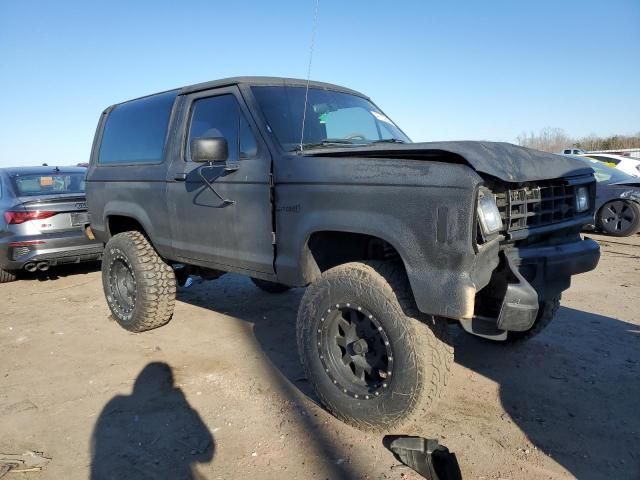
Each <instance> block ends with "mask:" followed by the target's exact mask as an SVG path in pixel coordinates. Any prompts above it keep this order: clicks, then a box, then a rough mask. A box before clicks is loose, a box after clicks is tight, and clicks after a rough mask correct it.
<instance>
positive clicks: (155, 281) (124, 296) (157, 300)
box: [102, 232, 176, 332]
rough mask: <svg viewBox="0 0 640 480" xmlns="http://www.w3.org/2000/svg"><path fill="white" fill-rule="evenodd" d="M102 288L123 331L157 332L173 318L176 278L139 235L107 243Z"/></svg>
mask: <svg viewBox="0 0 640 480" xmlns="http://www.w3.org/2000/svg"><path fill="white" fill-rule="evenodd" d="M102 287H103V289H104V294H105V297H106V299H107V303H108V305H109V309H110V310H111V313H112V314H113V317H114V318H115V320H116V321H117V322H118V324H120V326H121V327H123V328H125V329H126V330H129V331H131V332H144V331H146V330H151V329H153V328H158V327H161V326H162V325H165V324H166V323H168V322H169V320H171V317H172V316H173V307H174V304H175V299H176V277H175V274H174V272H173V269H172V268H171V267H170V266H169V265H167V264H166V263H165V262H164V260H162V258H161V257H160V256H159V255H158V253H157V252H156V251H155V250H154V248H153V246H152V245H151V243H149V240H147V238H146V237H145V236H144V235H142V233H140V232H124V233H119V234H117V235H114V236H113V237H111V239H110V240H109V241H108V242H107V245H106V246H105V249H104V254H103V257H102Z"/></svg>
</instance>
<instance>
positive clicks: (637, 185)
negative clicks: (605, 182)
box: [609, 178, 640, 188]
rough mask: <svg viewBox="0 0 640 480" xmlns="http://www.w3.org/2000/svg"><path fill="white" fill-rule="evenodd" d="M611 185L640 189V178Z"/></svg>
mask: <svg viewBox="0 0 640 480" xmlns="http://www.w3.org/2000/svg"><path fill="white" fill-rule="evenodd" d="M609 185H619V186H621V187H635V188H640V178H629V179H627V180H621V181H619V182H613V183H610V184H609Z"/></svg>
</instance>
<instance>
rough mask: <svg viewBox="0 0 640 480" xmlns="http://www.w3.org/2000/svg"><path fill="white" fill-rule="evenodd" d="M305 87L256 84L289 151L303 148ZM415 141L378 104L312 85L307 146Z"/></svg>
mask: <svg viewBox="0 0 640 480" xmlns="http://www.w3.org/2000/svg"><path fill="white" fill-rule="evenodd" d="M305 90H306V88H305V87H290V86H286V87H252V91H253V94H254V95H255V97H256V100H257V101H258V105H259V106H260V108H261V110H262V112H263V113H264V116H265V118H266V120H267V123H268V125H269V128H270V129H271V130H272V131H273V133H274V134H275V136H276V138H277V139H278V141H279V142H280V144H281V145H282V147H283V148H284V149H285V150H289V151H293V150H296V149H299V146H300V137H301V133H302V118H303V115H304V99H305ZM410 141H411V140H409V138H408V137H407V136H406V135H405V134H404V133H402V131H401V130H400V129H399V128H398V127H397V126H396V125H395V124H394V123H393V122H392V121H391V120H390V119H389V118H388V117H387V116H386V115H385V114H384V113H382V112H381V111H380V110H379V109H378V108H377V107H376V106H375V105H373V104H372V103H371V102H369V101H368V100H366V99H364V98H362V97H359V96H357V95H351V94H348V93H342V92H336V91H333V90H323V89H320V88H309V93H308V96H307V111H306V117H305V122H304V139H303V143H304V145H305V146H307V147H322V146H326V147H335V146H348V145H369V144H371V143H376V142H399V143H408V142H410Z"/></svg>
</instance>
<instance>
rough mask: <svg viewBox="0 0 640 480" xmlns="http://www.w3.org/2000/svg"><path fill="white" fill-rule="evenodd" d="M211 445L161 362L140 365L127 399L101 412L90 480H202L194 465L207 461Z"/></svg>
mask: <svg viewBox="0 0 640 480" xmlns="http://www.w3.org/2000/svg"><path fill="white" fill-rule="evenodd" d="M214 451H215V444H214V439H213V436H212V434H211V432H210V431H209V429H208V428H207V426H206V425H205V423H204V422H203V420H202V419H201V418H200V415H199V414H198V412H196V411H195V410H194V409H193V408H191V406H190V405H189V403H188V402H187V399H186V398H185V395H184V393H183V392H182V390H181V389H180V388H178V387H176V386H175V385H174V377H173V371H172V369H171V367H170V366H169V365H167V364H166V363H164V362H152V363H149V364H148V365H146V366H145V367H144V368H143V369H142V371H141V372H140V374H139V375H138V377H137V378H136V381H135V384H134V386H133V391H132V393H131V395H117V396H115V397H113V398H112V399H111V400H110V401H109V402H108V403H107V405H106V406H105V407H104V408H103V409H102V412H101V413H100V416H99V418H98V420H97V422H96V425H95V427H94V431H93V435H92V439H91V459H92V460H91V476H90V478H91V480H116V479H118V480H120V479H123V478H136V479H155V480H160V479H172V480H173V479H175V480H183V479H184V480H190V479H193V480H199V479H203V478H204V477H202V476H201V475H200V474H198V472H197V471H196V470H195V469H194V465H195V464H197V463H207V462H210V461H211V460H212V459H213V455H214Z"/></svg>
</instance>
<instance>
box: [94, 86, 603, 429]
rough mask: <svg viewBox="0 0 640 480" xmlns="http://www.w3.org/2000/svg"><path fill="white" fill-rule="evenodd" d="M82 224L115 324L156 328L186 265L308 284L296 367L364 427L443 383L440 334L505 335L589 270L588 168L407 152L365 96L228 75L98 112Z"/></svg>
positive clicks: (498, 148)
mask: <svg viewBox="0 0 640 480" xmlns="http://www.w3.org/2000/svg"><path fill="white" fill-rule="evenodd" d="M87 181H88V183H87V200H88V204H89V212H90V215H91V228H92V230H93V232H94V233H95V235H96V236H97V238H98V239H100V240H102V241H103V242H105V243H106V247H105V253H104V259H103V267H102V276H103V284H104V291H105V295H106V298H107V302H108V304H109V307H110V309H111V311H112V312H113V316H114V317H115V319H116V320H117V321H118V322H119V324H120V325H122V327H124V328H126V329H127V330H130V331H135V332H141V331H145V330H149V329H152V328H156V327H159V326H161V325H164V324H166V323H167V322H168V321H169V320H170V319H171V317H172V314H173V307H174V301H175V293H176V284H180V283H182V282H184V281H185V280H186V278H187V277H188V276H189V275H191V274H196V275H200V276H202V277H203V278H207V279H214V278H217V277H219V276H220V275H222V274H224V273H225V272H237V273H241V274H245V275H248V276H250V277H252V278H253V281H254V283H255V284H256V285H257V286H258V287H259V288H261V289H263V290H266V291H268V292H273V293H277V292H282V291H285V290H286V289H288V288H291V287H307V289H306V292H305V294H304V297H303V299H302V302H301V305H300V309H299V312H298V320H297V339H298V346H299V350H300V357H301V359H302V363H303V364H304V367H305V369H306V372H307V375H308V378H309V380H310V381H311V382H312V384H313V385H314V387H315V389H316V392H317V394H318V396H319V397H320V399H321V400H322V402H323V403H324V405H325V406H326V407H327V408H328V409H329V410H331V412H333V413H334V414H335V415H336V416H338V417H339V418H341V419H342V420H344V421H346V422H349V423H351V424H352V425H355V426H357V427H360V428H363V429H385V428H388V427H391V426H397V425H399V424H400V423H403V422H404V421H406V420H408V419H409V418H412V417H418V416H419V415H421V414H423V412H424V411H426V410H427V409H428V408H429V407H430V406H431V405H432V403H433V402H434V400H435V399H436V398H437V397H438V396H439V395H440V393H441V391H442V388H443V386H444V385H445V384H446V382H447V376H448V373H449V369H450V365H451V362H452V358H453V350H452V348H451V347H450V345H449V342H448V338H447V325H448V323H449V322H451V321H457V322H459V323H460V324H461V326H462V327H463V328H464V329H465V330H466V331H467V332H469V333H472V334H475V335H479V336H482V337H485V338H489V339H493V340H501V341H507V342H514V341H518V340H522V339H525V338H529V337H531V336H532V335H535V334H536V333H538V332H539V331H540V330H542V329H543V328H544V327H545V326H546V325H547V324H548V323H549V322H550V321H551V319H552V317H553V315H554V313H555V312H556V310H557V308H558V305H559V301H560V294H561V292H562V291H563V290H565V289H567V288H568V287H569V285H570V281H571V276H572V275H574V274H577V273H581V272H586V271H588V270H592V269H593V268H595V266H596V264H597V263H598V258H599V247H598V245H597V244H596V243H595V242H593V241H592V240H589V239H583V238H581V236H580V231H581V229H582V226H583V225H585V224H588V223H590V222H591V218H592V215H593V204H594V196H595V183H594V177H593V172H592V170H591V169H590V168H589V167H588V166H587V165H585V164H584V163H582V162H579V161H576V160H574V159H571V158H568V157H560V156H556V155H551V154H546V153H542V152H538V151H534V150H528V149H525V148H520V147H517V146H514V145H510V144H506V143H490V142H434V143H412V142H411V141H410V140H409V138H408V137H407V136H406V135H405V134H404V133H403V132H402V130H400V128H399V127H398V126H396V125H395V124H394V123H393V122H392V121H391V120H390V119H389V117H387V116H386V115H385V114H384V113H383V112H382V111H381V110H380V109H379V108H378V107H377V106H376V105H375V104H374V103H373V102H372V101H371V100H370V99H369V98H368V97H366V96H365V95H362V94H360V93H358V92H355V91H353V90H348V89H346V88H343V87H338V86H335V85H329V84H326V83H319V82H309V83H307V81H305V80H293V79H283V78H231V79H226V80H219V81H213V82H209V83H203V84H198V85H193V86H189V87H184V88H181V89H178V90H171V91H167V92H164V93H159V94H156V95H150V96H147V97H143V98H140V99H137V100H132V101H129V102H124V103H121V104H118V105H114V106H111V107H109V108H108V109H106V110H105V111H104V113H103V114H102V117H101V119H100V122H99V125H98V129H97V132H96V136H95V140H94V144H93V151H92V155H91V162H90V166H89V172H88V180H87Z"/></svg>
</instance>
